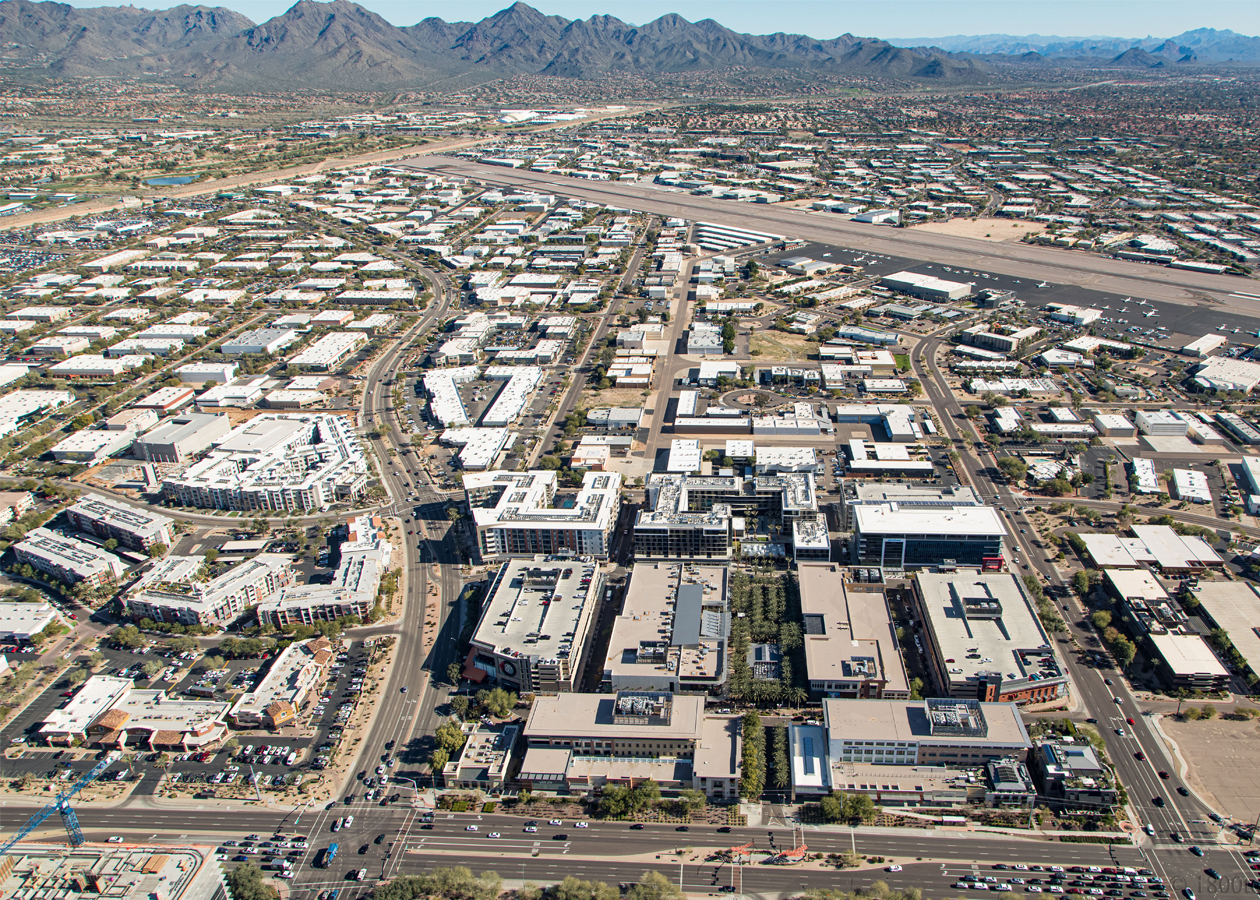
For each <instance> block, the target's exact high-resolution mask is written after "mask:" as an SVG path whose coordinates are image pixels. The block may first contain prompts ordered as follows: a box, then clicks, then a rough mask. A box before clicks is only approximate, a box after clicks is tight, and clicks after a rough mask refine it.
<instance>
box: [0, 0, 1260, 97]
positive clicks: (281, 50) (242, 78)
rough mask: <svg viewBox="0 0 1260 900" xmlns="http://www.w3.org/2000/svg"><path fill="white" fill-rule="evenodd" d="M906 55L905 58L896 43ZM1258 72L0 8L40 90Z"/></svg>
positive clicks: (15, 65)
mask: <svg viewBox="0 0 1260 900" xmlns="http://www.w3.org/2000/svg"><path fill="white" fill-rule="evenodd" d="M907 45H908V46H907ZM1224 61H1233V62H1236V63H1237V62H1243V63H1246V62H1252V61H1260V38H1254V37H1247V36H1245V35H1240V34H1235V33H1234V32H1232V31H1214V30H1212V29H1200V30H1198V31H1188V32H1186V33H1184V34H1181V35H1178V36H1177V37H1175V38H1169V39H1161V38H1144V39H1141V40H1128V39H1121V38H1108V37H1097V38H1057V37H1046V38H1042V37H1039V36H1036V35H1031V36H1025V37H1014V36H1011V35H985V36H979V37H976V36H971V37H963V36H955V37H950V38H937V39H914V40H910V41H898V42H896V43H890V42H888V41H884V40H879V39H875V38H863V37H855V36H853V35H851V34H843V35H841V36H840V37H837V38H832V39H828V40H820V39H817V38H812V37H808V36H806V35H801V34H784V33H777V34H768V35H752V34H741V33H739V32H736V31H732V30H731V29H729V28H726V27H725V26H723V25H721V24H719V23H718V22H715V21H713V20H712V19H704V20H702V21H699V22H689V21H687V20H686V19H684V18H682V17H681V16H678V15H673V14H670V15H665V16H661V17H660V18H658V19H655V20H653V21H651V22H648V23H647V24H645V25H631V24H629V23H626V22H623V21H621V20H620V19H617V18H615V17H613V16H591V17H590V18H588V19H572V20H571V19H566V18H563V17H561V16H548V15H544V14H543V13H541V12H539V11H538V10H536V9H534V8H533V7H530V6H528V5H526V4H525V3H519V2H518V3H514V4H512V5H511V6H509V7H508V8H506V9H504V10H501V11H500V12H497V13H495V14H494V15H492V16H489V17H487V18H485V19H482V20H481V21H480V22H446V21H444V20H442V19H438V18H428V19H424V20H422V21H420V22H418V23H416V24H415V25H408V26H404V27H399V26H396V25H393V24H391V23H390V22H388V21H386V20H385V19H384V18H382V17H381V16H379V15H377V14H376V13H374V12H371V11H370V10H368V9H366V8H364V7H362V6H359V5H358V4H357V3H354V2H352V0H331V2H317V0H298V2H297V3H296V4H295V5H294V6H292V7H291V8H290V9H288V10H287V11H286V12H284V13H283V14H282V15H279V16H276V17H275V18H273V19H269V20H268V21H266V22H263V23H261V24H255V23H254V22H252V21H250V20H249V19H248V18H246V17H245V16H243V15H241V14H240V13H237V12H234V11H232V10H230V9H226V8H223V7H208V6H187V5H184V6H177V7H174V8H172V9H168V10H162V11H152V10H145V9H137V8H135V7H131V6H126V7H96V8H83V9H80V8H76V7H73V6H69V5H67V4H64V3H56V2H51V0H45V2H31V0H0V73H3V74H4V75H6V76H8V77H10V78H18V79H25V80H35V79H39V78H47V77H57V78H65V77H84V76H87V77H91V76H109V75H113V76H142V75H154V76H160V77H162V78H166V79H176V80H179V81H180V82H181V83H183V82H186V83H189V84H191V85H197V86H205V87H207V88H209V87H213V88H216V89H224V88H226V89H231V88H250V89H257V88H269V89H309V88H318V89H323V90H330V89H331V90H345V91H355V90H395V89H401V88H416V89H424V88H431V89H439V90H450V89H455V88H460V87H464V86H467V85H471V84H476V83H480V82H485V81H489V80H493V79H497V78H503V77H508V76H513V75H555V76H563V77H567V78H577V79H593V78H598V77H601V76H605V75H608V74H610V73H633V74H636V75H642V76H648V77H651V76H654V75H679V74H686V73H698V72H712V71H722V70H729V71H739V70H746V69H761V70H767V69H768V70H781V71H793V72H798V73H803V74H805V75H808V73H810V72H816V73H820V74H821V73H826V74H828V75H862V76H874V77H881V78H894V79H900V80H912V81H913V80H922V81H930V82H942V81H944V82H977V81H987V80H990V79H991V78H992V77H993V76H994V71H995V67H1001V66H1002V64H1015V65H1018V66H1029V65H1069V64H1081V63H1085V64H1093V65H1098V64H1106V65H1117V66H1135V67H1140V68H1153V67H1155V68H1157V67H1161V66H1164V65H1166V64H1189V63H1196V62H1198V63H1204V62H1224Z"/></svg>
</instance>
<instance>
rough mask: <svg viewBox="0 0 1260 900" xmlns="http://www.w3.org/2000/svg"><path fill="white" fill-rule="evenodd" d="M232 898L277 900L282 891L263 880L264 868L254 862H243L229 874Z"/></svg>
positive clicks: (234, 899)
mask: <svg viewBox="0 0 1260 900" xmlns="http://www.w3.org/2000/svg"><path fill="white" fill-rule="evenodd" d="M227 886H228V893H230V894H231V895H232V900H275V898H277V897H279V896H280V892H279V891H277V890H276V889H275V888H273V887H271V886H269V885H268V884H267V883H266V882H265V881H263V873H262V869H260V868H258V866H257V865H255V864H254V863H252V862H247V863H241V864H240V865H239V866H237V867H236V868H234V869H232V871H230V872H228V876H227Z"/></svg>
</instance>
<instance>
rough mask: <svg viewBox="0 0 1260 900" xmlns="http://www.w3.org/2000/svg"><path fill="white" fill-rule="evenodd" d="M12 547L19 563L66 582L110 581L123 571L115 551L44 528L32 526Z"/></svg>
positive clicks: (97, 582)
mask: <svg viewBox="0 0 1260 900" xmlns="http://www.w3.org/2000/svg"><path fill="white" fill-rule="evenodd" d="M12 549H13V554H14V556H15V557H16V558H17V561H18V562H19V563H26V564H27V565H29V566H30V567H31V568H33V569H35V570H37V571H40V572H44V573H45V574H48V575H51V576H52V577H53V578H55V579H57V580H58V581H60V582H63V583H65V584H78V583H79V582H83V583H85V584H86V585H87V586H88V587H97V586H99V585H103V584H111V583H113V582H114V581H117V580H118V579H119V578H121V577H122V575H123V571H124V569H123V564H122V561H121V560H120V559H119V558H118V557H117V556H115V555H114V554H112V553H110V552H108V551H106V550H102V549H100V548H99V547H96V546H94V545H92V544H88V543H84V542H83V541H78V540H75V539H74V538H70V537H65V536H64V535H60V534H57V533H56V532H55V531H49V530H48V529H47V528H33V529H31V530H30V531H28V532H27V533H26V537H25V538H23V539H22V540H21V541H19V542H18V543H16V544H14V545H13V548H12Z"/></svg>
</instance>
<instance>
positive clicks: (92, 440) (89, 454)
mask: <svg viewBox="0 0 1260 900" xmlns="http://www.w3.org/2000/svg"><path fill="white" fill-rule="evenodd" d="M135 436H136V435H135V432H134V431H130V430H126V431H114V430H111V429H108V428H85V429H83V430H82V431H76V432H75V433H74V434H72V435H70V436H69V437H67V438H65V439H63V440H61V441H58V442H57V443H56V444H54V445H53V446H52V449H51V450H49V452H50V453H52V455H53V459H55V460H56V461H57V462H63V463H65V462H68V463H81V464H84V465H94V464H96V463H98V462H100V461H101V460H105V459H109V458H110V457H111V456H115V455H117V454H119V453H122V452H123V451H124V450H126V449H128V448H129V447H131V445H132V442H133V441H134V440H135Z"/></svg>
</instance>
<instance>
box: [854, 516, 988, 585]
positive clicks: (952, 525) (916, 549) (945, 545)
mask: <svg viewBox="0 0 1260 900" xmlns="http://www.w3.org/2000/svg"><path fill="white" fill-rule="evenodd" d="M1005 537H1006V526H1005V525H1003V523H1002V519H1001V517H1000V516H999V515H998V513H997V511H996V510H994V509H993V508H991V507H988V506H955V507H952V508H948V509H924V508H917V509H916V508H909V509H905V508H901V507H900V506H898V505H897V504H895V503H885V504H879V505H875V504H871V505H863V506H856V507H854V508H853V540H852V541H851V542H850V546H851V547H852V553H853V564H854V565H860V566H879V567H881V568H885V569H918V568H930V567H934V566H940V565H943V564H952V565H959V566H971V567H975V568H980V567H982V566H984V565H986V564H988V563H989V561H991V560H1001V559H1002V558H1003V556H1002V542H1003V540H1004V538H1005Z"/></svg>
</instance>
